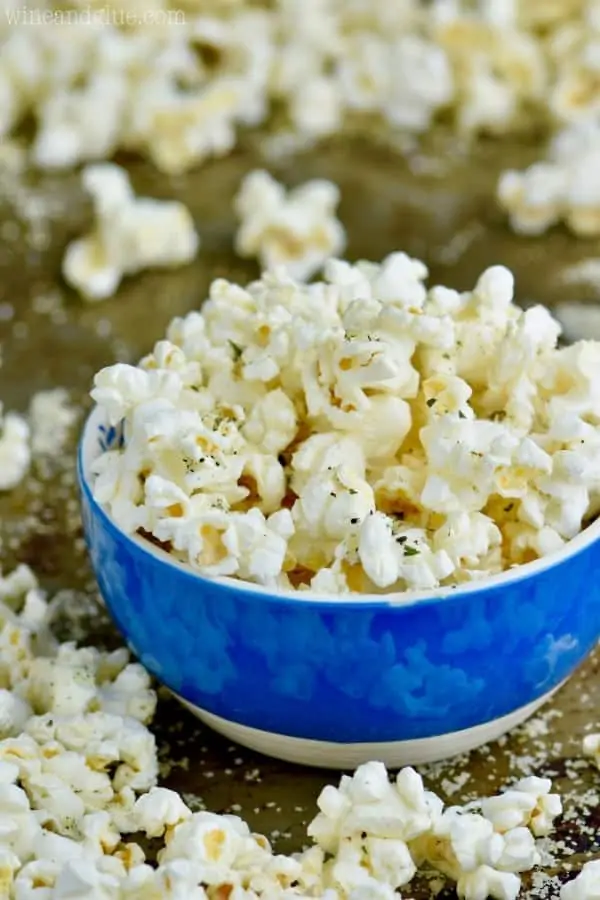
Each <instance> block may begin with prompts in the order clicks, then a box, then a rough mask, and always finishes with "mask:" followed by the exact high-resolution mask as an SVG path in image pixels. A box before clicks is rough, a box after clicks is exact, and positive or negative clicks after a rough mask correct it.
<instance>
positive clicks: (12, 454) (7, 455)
mask: <svg viewBox="0 0 600 900" xmlns="http://www.w3.org/2000/svg"><path fill="white" fill-rule="evenodd" d="M30 463H31V446H30V429H29V425H28V424H27V421H26V419H24V418H23V416H20V415H19V414H18V413H13V412H9V413H3V409H2V404H1V403H0V491H9V490H11V489H12V488H14V487H16V486H17V485H18V484H19V483H20V482H21V481H22V480H23V478H24V477H25V475H26V474H27V470H28V469H29V465H30Z"/></svg>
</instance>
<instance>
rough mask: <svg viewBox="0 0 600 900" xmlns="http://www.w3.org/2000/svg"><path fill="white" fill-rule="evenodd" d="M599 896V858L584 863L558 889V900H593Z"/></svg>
mask: <svg viewBox="0 0 600 900" xmlns="http://www.w3.org/2000/svg"><path fill="white" fill-rule="evenodd" d="M598 896H600V860H597V859H594V860H591V862H587V863H585V864H584V866H583V868H582V870H581V872H580V873H579V875H577V876H576V877H575V878H573V879H571V881H567V883H566V884H563V885H562V887H561V889H560V900H595V898H596V897H598Z"/></svg>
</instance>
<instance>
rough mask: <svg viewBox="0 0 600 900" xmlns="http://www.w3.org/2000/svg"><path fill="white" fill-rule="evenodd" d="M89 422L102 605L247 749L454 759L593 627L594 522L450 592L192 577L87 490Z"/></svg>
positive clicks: (558, 667) (599, 585)
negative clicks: (295, 589) (284, 587)
mask: <svg viewBox="0 0 600 900" xmlns="http://www.w3.org/2000/svg"><path fill="white" fill-rule="evenodd" d="M103 427H104V423H103V422H102V420H101V418H100V413H99V411H98V410H94V412H93V413H92V415H91V416H90V418H89V419H88V422H87V424H86V427H85V430H84V434H83V437H82V441H81V446H80V453H79V479H80V486H81V495H82V508H83V521H84V528H85V534H86V539H87V542H88V547H89V550H90V554H91V560H92V565H93V568H94V571H95V573H96V577H97V579H98V583H99V586H100V590H101V592H102V595H103V597H104V599H105V601H106V603H107V606H108V608H109V610H110V612H111V614H112V616H113V618H114V620H115V622H116V624H117V626H118V627H119V629H120V630H121V632H122V633H123V635H124V636H125V638H126V640H127V643H128V644H129V646H130V647H131V649H132V650H133V652H134V653H135V654H136V655H137V656H138V657H139V659H140V660H141V661H142V663H143V664H144V665H145V666H146V667H147V668H148V670H149V671H150V672H152V674H154V675H155V676H156V677H157V678H158V679H159V680H160V681H162V682H163V683H164V684H165V685H166V686H167V687H169V688H170V689H171V690H172V691H173V692H174V693H175V694H177V695H178V696H179V697H180V699H182V700H183V701H184V702H185V703H186V705H188V706H190V708H192V709H193V710H194V712H196V713H197V714H198V715H199V716H200V717H201V718H203V719H204V720H205V721H207V722H208V723H209V724H210V725H212V726H213V727H215V728H217V730H220V731H222V732H223V733H225V734H226V735H228V736H229V737H230V738H233V739H236V740H238V741H240V742H241V743H244V744H246V745H248V746H251V747H253V748H255V749H258V750H261V751H263V752H266V753H269V754H271V755H274V756H279V757H281V758H285V759H290V760H292V761H296V762H306V763H314V764H319V765H324V766H332V767H336V768H341V767H345V766H349V765H354V764H356V763H358V762H360V761H363V760H364V759H366V758H379V759H383V760H384V761H386V762H388V763H389V764H390V765H400V764H405V763H406V762H421V761H426V760H430V759H437V758H441V757H443V756H447V755H450V754H452V753H455V752H461V751H464V750H467V749H470V748H471V747H473V746H476V745H478V744H481V743H483V742H485V741H486V740H491V739H493V738H495V737H498V736H499V735H500V734H502V733H503V732H504V731H506V730H507V729H508V728H510V727H512V726H513V725H514V724H516V723H518V722H519V721H522V720H523V719H524V718H526V716H527V715H529V714H531V712H533V711H534V709H536V708H537V707H538V706H539V705H540V704H541V703H543V702H544V700H546V699H547V697H548V696H549V695H550V694H551V693H552V692H553V691H554V690H555V689H556V688H557V687H559V686H560V684H561V683H562V682H563V681H564V680H565V679H566V678H568V676H569V675H570V674H571V673H572V672H573V670H574V669H575V667H576V666H577V665H578V664H579V663H580V662H581V661H582V660H583V658H584V657H585V656H586V654H587V653H588V652H589V651H590V650H591V649H592V648H593V646H594V645H595V643H596V641H597V639H598V637H599V635H600V579H599V578H598V569H599V565H600V543H599V542H598V537H599V536H600V523H598V522H595V523H594V524H592V525H591V526H590V527H589V528H588V529H586V530H585V531H584V532H582V534H580V535H579V536H578V537H577V538H576V539H574V540H573V541H572V542H570V544H569V545H568V546H567V547H566V548H565V549H564V550H562V551H561V552H559V553H557V554H555V555H554V556H552V557H551V558H546V559H543V560H537V561H535V562H533V563H528V564H527V565H525V566H521V567H519V568H517V569H513V570H510V571H509V572H506V573H503V574H502V575H499V576H495V577H493V578H490V579H488V580H486V581H484V582H478V583H471V584H469V585H465V586H460V587H459V588H456V589H454V590H450V589H448V588H444V589H439V590H437V591H435V592H430V593H429V594H410V595H395V596H390V595H387V596H384V597H382V596H371V597H353V598H342V599H339V598H331V597H330V598H327V597H323V598H320V597H318V596H313V595H308V596H307V595H302V594H300V595H294V594H291V593H283V592H280V593H275V592H272V591H268V590H265V589H263V588H261V587H259V586H256V585H250V584H246V583H242V582H239V581H235V580H233V579H228V578H222V579H207V578H204V577H202V576H201V575H199V574H198V573H196V572H194V571H193V570H191V569H190V568H189V567H187V566H185V565H183V564H181V563H179V562H177V561H176V560H173V559H172V558H171V557H169V556H168V554H167V553H165V552H164V551H162V550H161V549H160V548H158V547H155V546H153V545H152V544H150V543H149V542H148V541H145V540H144V539H143V538H140V537H138V536H131V535H126V534H125V533H123V532H122V531H121V530H120V529H119V528H118V527H117V525H116V524H115V523H114V522H113V521H112V520H111V518H110V517H109V515H108V514H107V513H106V511H105V510H104V509H102V507H101V506H100V505H99V504H98V503H96V501H95V500H94V499H93V496H92V492H91V489H90V485H89V479H88V474H89V468H90V463H91V461H92V460H93V459H94V458H95V457H96V456H97V455H98V452H99V450H101V449H102V448H104V447H106V446H107V443H106V441H107V433H106V429H104V430H102V429H103ZM111 440H112V442H116V443H117V444H118V442H119V441H121V440H122V433H120V432H118V431H117V432H115V433H114V434H113V435H111Z"/></svg>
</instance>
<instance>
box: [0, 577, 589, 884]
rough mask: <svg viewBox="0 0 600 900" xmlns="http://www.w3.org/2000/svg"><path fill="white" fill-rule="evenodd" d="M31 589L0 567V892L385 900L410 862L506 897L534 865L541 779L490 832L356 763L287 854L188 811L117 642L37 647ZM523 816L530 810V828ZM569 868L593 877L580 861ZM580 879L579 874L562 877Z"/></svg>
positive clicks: (546, 787)
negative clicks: (516, 813)
mask: <svg viewBox="0 0 600 900" xmlns="http://www.w3.org/2000/svg"><path fill="white" fill-rule="evenodd" d="M31 591H39V588H38V586H37V582H36V579H35V576H34V575H33V573H32V572H31V570H29V569H27V567H24V566H23V567H20V568H18V569H17V570H15V571H14V572H13V573H12V574H11V575H9V576H6V577H0V599H1V600H2V605H1V606H0V643H1V644H2V646H3V647H4V646H10V647H13V648H14V650H13V652H14V653H15V654H16V658H17V659H18V660H19V665H18V666H17V665H11V664H10V660H5V659H4V656H2V662H3V665H5V669H3V671H2V684H3V685H5V687H3V688H2V690H0V729H1V731H0V888H1V890H2V891H3V895H6V896H7V897H14V898H15V900H22V898H29V897H31V898H32V900H33V898H40V900H43V898H48V900H49V898H54V897H57V898H58V897H77V898H85V897H89V898H90V900H91V898H93V900H153V898H156V900H168V898H173V900H184V898H185V900H188V898H192V900H193V898H197V900H205V898H206V896H207V895H208V896H210V897H213V898H219V897H223V896H229V895H231V896H232V897H234V898H236V900H308V898H309V897H321V898H323V900H360V898H364V900H367V898H374V897H376V898H381V900H394V897H395V896H398V894H397V891H398V890H399V889H402V891H403V892H404V886H405V885H407V884H408V883H409V882H410V881H411V880H412V878H413V877H414V875H415V873H416V871H417V868H418V866H420V865H422V864H426V865H433V866H434V867H436V868H438V869H439V870H440V871H441V872H442V873H444V874H446V875H447V876H448V877H450V878H451V879H453V880H455V881H456V882H457V890H458V895H459V897H464V898H466V900H482V898H485V897H487V896H490V897H492V898H497V900H514V898H516V896H517V893H518V888H519V884H520V879H519V875H518V874H517V873H521V872H525V871H527V870H529V869H531V868H532V867H533V866H535V865H536V864H537V863H538V862H539V853H538V851H537V849H536V846H535V838H534V835H533V833H532V830H533V832H536V831H537V833H543V834H546V833H547V832H548V829H549V827H550V820H551V818H552V815H553V814H554V812H553V811H552V810H551V809H550V807H549V805H548V804H549V801H550V798H553V797H554V796H555V795H552V794H551V793H550V788H551V786H550V784H549V783H548V782H547V781H546V780H545V779H536V778H530V779H523V780H522V781H521V782H518V784H517V785H515V787H514V788H513V789H512V793H515V792H517V793H523V794H527V796H529V797H531V798H532V803H533V804H535V810H538V812H537V813H536V812H534V807H532V806H531V804H530V805H529V807H528V810H527V814H526V815H525V817H521V819H519V821H523V822H524V823H527V824H523V825H513V824H512V823H511V824H510V827H509V828H508V830H507V829H506V828H505V827H504V825H505V824H506V822H505V821H504V819H503V820H502V827H501V828H500V829H499V830H498V829H497V830H495V825H494V824H493V823H492V821H491V820H490V819H487V818H483V816H481V815H479V814H476V813H473V812H471V811H469V810H468V809H467V808H461V807H450V808H448V809H446V810H444V804H443V802H442V800H441V799H440V798H439V797H438V796H437V795H436V794H434V793H432V792H431V791H428V790H426V789H425V787H424V785H423V780H422V778H421V776H420V775H418V773H417V772H416V771H415V770H414V769H411V768H405V769H403V770H401V771H400V772H399V773H398V775H397V776H396V778H395V779H394V780H393V781H390V778H389V776H388V772H387V770H386V768H385V766H384V765H383V764H382V763H380V762H370V763H366V764H365V765H362V766H360V767H359V768H358V769H357V770H356V772H355V773H354V774H353V775H352V776H348V775H344V776H342V778H341V780H340V782H339V785H338V786H337V787H336V786H334V785H328V786H327V787H325V788H324V789H323V791H322V792H321V794H320V796H319V799H318V807H319V812H318V814H317V816H316V818H315V819H314V820H313V821H312V823H311V824H310V825H309V826H308V834H309V836H310V837H311V838H312V840H313V844H312V845H311V846H309V847H308V848H307V849H305V850H303V851H302V852H301V853H295V854H293V855H291V856H282V855H281V856H279V855H275V854H273V851H272V849H271V847H270V845H269V843H268V841H267V840H266V838H264V837H262V836H260V835H256V834H253V833H252V832H251V831H250V829H249V827H248V825H247V824H246V823H245V822H243V821H242V820H241V819H240V818H238V817H236V816H231V815H216V814H214V813H210V812H195V813H192V811H191V810H190V809H189V807H188V806H187V805H186V804H185V803H184V802H183V799H182V798H181V797H180V796H179V795H178V794H177V793H175V792H174V791H171V790H168V789H166V788H163V787H157V786H156V781H157V774H158V757H157V748H156V744H155V741H154V737H153V735H152V734H151V733H150V732H149V731H148V729H147V728H146V727H145V725H144V724H142V721H147V720H148V719H149V718H151V716H152V713H153V711H154V705H153V703H151V702H150V698H149V693H150V689H149V688H148V687H147V678H146V677H145V676H142V671H141V668H140V667H139V666H138V665H137V664H132V663H129V662H128V660H129V656H128V653H127V651H126V650H117V651H114V652H112V653H104V652H101V651H99V650H96V649H94V648H92V647H83V648H77V647H76V646H75V645H74V644H72V643H66V644H59V643H58V642H57V641H56V640H55V639H54V638H53V637H52V635H51V634H50V632H49V631H48V630H47V629H48V623H47V622H45V623H43V624H42V625H40V626H39V628H40V629H42V630H45V638H46V640H45V642H44V647H45V648H46V649H45V650H44V654H45V655H41V654H38V652H37V648H36V640H37V639H38V637H39V636H40V634H41V631H40V630H39V629H38V631H35V630H32V629H31V627H30V625H29V624H28V621H27V619H26V618H24V614H25V610H26V608H27V603H28V599H27V598H28V595H29V594H30V592H31ZM17 638H18V640H17ZM135 684H137V685H138V689H137V693H136V691H134V685H135ZM107 695H108V696H110V697H111V702H110V704H109V705H110V709H106V708H105V707H106V704H107V700H106V698H107ZM117 697H121V698H122V699H121V700H120V701H118V702H117V699H116V698H117ZM152 700H155V697H154V695H153V694H152ZM136 717H137V718H136ZM510 795H511V791H507V792H506V793H505V794H504V795H501V798H491V799H489V800H483V801H480V805H481V806H484V805H485V804H492V806H490V807H489V808H490V809H491V810H492V812H493V813H494V815H496V817H497V814H498V813H499V811H501V809H504V807H498V806H495V805H494V800H496V801H498V800H501V799H502V798H504V799H506V798H508V797H509V796H510ZM536 815H538V816H539V815H542V816H544V817H545V818H544V822H543V828H542V829H541V830H540V829H539V828H538V827H537V826H536ZM538 824H539V823H538ZM530 829H532V830H530ZM137 832H142V833H144V834H145V835H146V836H147V837H148V838H152V839H154V840H155V841H156V842H158V843H157V859H156V863H155V864H154V865H149V864H148V863H147V862H146V859H145V855H144V852H143V850H142V848H141V847H140V846H139V845H138V844H137V843H135V842H133V841H131V840H129V839H128V836H129V835H132V834H134V833H137ZM585 879H587V881H586V884H588V882H590V883H591V882H592V881H593V878H592V877H591V874H590V873H589V871H588V873H587V874H586V876H585ZM585 879H584V876H583V875H581V876H579V878H578V879H577V880H576V883H577V885H582V884H583V881H584V880H585ZM573 884H574V885H575V882H573ZM571 890H574V889H573V888H571ZM593 896H595V894H589V893H587V894H586V893H571V894H567V895H565V897H567V900H571V898H573V900H576V898H577V900H578V898H580V897H581V898H582V900H588V897H589V898H591V897H593Z"/></svg>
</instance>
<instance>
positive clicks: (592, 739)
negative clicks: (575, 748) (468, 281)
mask: <svg viewBox="0 0 600 900" xmlns="http://www.w3.org/2000/svg"><path fill="white" fill-rule="evenodd" d="M582 749H583V755H584V756H588V757H589V758H590V759H591V760H592V762H593V763H594V765H595V766H597V768H599V769H600V733H598V734H596V733H594V734H586V735H585V737H584V738H583V745H582Z"/></svg>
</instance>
